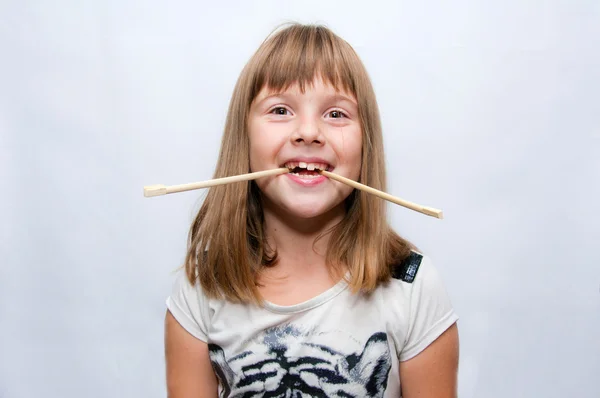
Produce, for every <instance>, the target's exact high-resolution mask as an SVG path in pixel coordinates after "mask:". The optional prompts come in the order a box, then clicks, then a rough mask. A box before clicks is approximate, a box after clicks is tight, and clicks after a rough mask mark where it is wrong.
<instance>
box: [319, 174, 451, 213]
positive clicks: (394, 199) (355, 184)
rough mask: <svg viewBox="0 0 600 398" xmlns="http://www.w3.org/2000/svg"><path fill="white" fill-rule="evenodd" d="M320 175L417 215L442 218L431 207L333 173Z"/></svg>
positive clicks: (436, 210) (438, 211)
mask: <svg viewBox="0 0 600 398" xmlns="http://www.w3.org/2000/svg"><path fill="white" fill-rule="evenodd" d="M320 173H321V174H323V175H324V176H326V177H328V178H331V179H332V180H336V181H339V182H341V183H344V184H346V185H349V186H351V187H353V188H356V189H360V190H361V191H365V192H367V193H370V194H373V195H375V196H377V197H380V198H381V199H385V200H387V201H389V202H392V203H395V204H397V205H400V206H403V207H406V208H408V209H411V210H414V211H418V212H419V213H422V214H425V215H428V216H431V217H435V218H440V219H441V218H443V217H444V216H443V213H442V211H441V210H438V209H434V208H432V207H427V206H421V205H418V204H416V203H412V202H409V201H407V200H404V199H400V198H398V197H396V196H393V195H390V194H388V193H385V192H382V191H380V190H378V189H375V188H371V187H369V186H367V185H364V184H361V183H359V182H356V181H354V180H351V179H349V178H346V177H342V176H340V175H337V174H334V173H332V172H329V171H324V170H321V171H320Z"/></svg>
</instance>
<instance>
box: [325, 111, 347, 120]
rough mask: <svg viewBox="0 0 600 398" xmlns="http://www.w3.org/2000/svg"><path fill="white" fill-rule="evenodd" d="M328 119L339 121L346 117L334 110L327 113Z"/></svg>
mask: <svg viewBox="0 0 600 398" xmlns="http://www.w3.org/2000/svg"><path fill="white" fill-rule="evenodd" d="M329 117H331V118H333V119H339V118H342V117H346V115H345V114H344V112H342V111H337V110H336V111H331V112H329Z"/></svg>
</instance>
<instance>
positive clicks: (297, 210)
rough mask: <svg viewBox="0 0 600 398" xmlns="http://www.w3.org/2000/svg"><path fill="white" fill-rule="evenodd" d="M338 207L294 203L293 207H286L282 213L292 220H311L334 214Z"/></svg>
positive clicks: (321, 203)
mask: <svg viewBox="0 0 600 398" xmlns="http://www.w3.org/2000/svg"><path fill="white" fill-rule="evenodd" d="M338 206H339V205H336V204H335V203H331V204H329V206H327V205H325V204H324V203H323V202H319V203H295V204H293V205H287V206H285V207H284V209H283V211H284V212H285V213H286V214H288V215H290V216H291V217H294V218H304V219H312V218H316V217H321V216H325V215H328V214H330V213H335V212H336V210H338V209H337V207H338Z"/></svg>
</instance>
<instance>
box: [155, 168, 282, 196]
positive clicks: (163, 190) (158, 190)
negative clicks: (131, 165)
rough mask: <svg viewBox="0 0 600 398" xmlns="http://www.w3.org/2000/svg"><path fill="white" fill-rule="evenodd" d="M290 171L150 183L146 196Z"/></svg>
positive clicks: (265, 171)
mask: <svg viewBox="0 0 600 398" xmlns="http://www.w3.org/2000/svg"><path fill="white" fill-rule="evenodd" d="M289 171H290V170H289V169H288V168H286V167H282V168H279V169H273V170H264V171H257V172H254V173H248V174H241V175H237V176H232V177H224V178H215V179H213V180H208V181H202V182H193V183H190V184H181V185H171V186H166V185H162V184H158V185H148V186H145V187H144V196H145V197H147V198H148V197H152V196H160V195H166V194H169V193H176V192H184V191H191V190H193V189H202V188H209V187H214V186H216V185H223V184H231V183H232V182H240V181H250V180H255V179H257V178H261V177H269V176H274V175H279V174H283V173H289Z"/></svg>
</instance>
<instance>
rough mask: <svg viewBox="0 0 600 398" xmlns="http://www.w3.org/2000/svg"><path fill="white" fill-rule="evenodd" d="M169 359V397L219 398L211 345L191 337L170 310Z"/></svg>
mask: <svg viewBox="0 0 600 398" xmlns="http://www.w3.org/2000/svg"><path fill="white" fill-rule="evenodd" d="M165 356H166V371H167V394H168V397H169V398H192V397H193V398H198V397H203V398H204V397H207V398H212V397H215V398H216V397H217V378H216V376H215V373H214V371H213V369H212V365H211V363H210V358H209V356H208V345H207V344H206V343H205V342H203V341H201V340H198V339H197V338H196V337H194V336H192V335H191V334H189V333H188V332H187V331H186V330H185V329H184V328H183V327H182V326H181V325H180V324H179V322H177V320H176V319H175V318H174V317H173V315H171V312H169V311H167V315H166V317H165Z"/></svg>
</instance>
